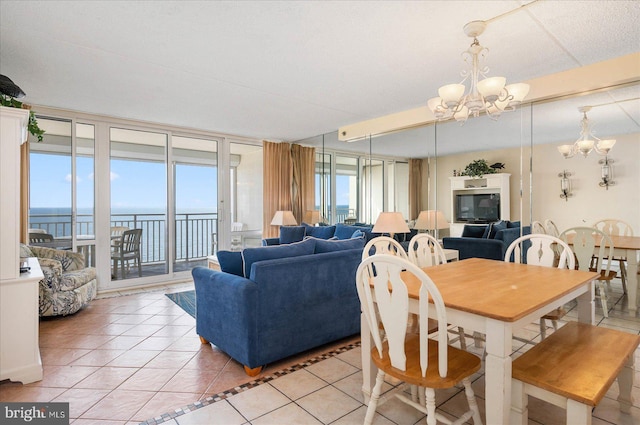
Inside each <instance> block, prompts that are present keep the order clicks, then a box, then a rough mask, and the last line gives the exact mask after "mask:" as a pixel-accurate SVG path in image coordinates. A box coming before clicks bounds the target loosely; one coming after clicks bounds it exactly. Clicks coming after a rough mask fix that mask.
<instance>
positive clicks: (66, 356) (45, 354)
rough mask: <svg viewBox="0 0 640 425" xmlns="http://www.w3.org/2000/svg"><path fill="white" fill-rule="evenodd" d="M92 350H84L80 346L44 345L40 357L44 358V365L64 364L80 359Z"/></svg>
mask: <svg viewBox="0 0 640 425" xmlns="http://www.w3.org/2000/svg"><path fill="white" fill-rule="evenodd" d="M90 352H91V350H84V349H79V348H49V347H43V348H42V349H41V350H40V358H41V359H42V364H43V365H47V366H64V365H67V364H70V363H72V362H73V361H74V360H76V359H79V358H80V357H82V356H84V355H85V354H88V353H90Z"/></svg>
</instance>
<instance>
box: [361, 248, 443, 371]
mask: <svg viewBox="0 0 640 425" xmlns="http://www.w3.org/2000/svg"><path fill="white" fill-rule="evenodd" d="M371 268H375V270H376V275H375V276H370V274H369V270H370V269H371ZM403 271H405V274H409V275H413V276H414V277H415V278H416V279H418V280H419V282H420V292H419V305H420V324H419V326H420V334H421V335H425V336H426V335H427V334H428V333H429V323H428V321H429V320H428V316H429V309H430V308H435V309H436V317H437V320H438V336H437V339H438V359H439V360H438V370H439V373H440V376H441V377H445V376H447V368H448V364H447V316H446V311H445V308H444V302H443V300H442V296H441V295H440V291H438V288H437V287H436V285H435V284H434V283H433V281H432V280H431V278H429V276H427V274H426V273H425V272H424V271H422V270H421V269H420V268H419V267H418V266H416V265H415V264H413V263H411V262H410V261H409V260H406V259H403V258H401V257H398V256H394V255H384V254H376V255H372V256H371V257H368V258H366V259H365V260H364V261H362V263H360V266H358V271H357V272H356V287H357V290H358V297H359V298H360V305H361V308H362V313H363V315H364V317H365V318H366V320H367V323H368V324H369V329H370V330H371V336H372V338H373V341H374V343H375V346H376V349H377V351H378V354H379V355H381V354H382V341H383V337H382V335H383V334H382V332H384V335H385V337H386V341H387V342H388V344H389V356H390V358H391V365H392V366H393V367H395V368H398V369H400V370H406V355H405V352H404V342H405V337H406V334H407V323H408V321H409V295H408V290H407V286H406V284H405V283H404V281H403V280H402V278H401V273H402V272H403ZM372 285H373V287H372ZM429 297H431V299H432V301H433V305H430V303H429ZM374 299H375V302H374ZM378 318H380V321H378ZM379 324H381V325H382V329H380V326H379ZM427 347H428V340H427V338H426V337H425V338H421V339H420V368H421V370H422V375H423V376H424V375H425V373H426V370H427V366H428V360H429V353H428V348H427Z"/></svg>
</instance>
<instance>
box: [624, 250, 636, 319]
mask: <svg viewBox="0 0 640 425" xmlns="http://www.w3.org/2000/svg"><path fill="white" fill-rule="evenodd" d="M624 256H626V257H627V261H626V263H627V291H628V292H629V311H631V312H635V311H636V310H637V309H638V304H637V296H638V252H637V251H634V250H632V249H629V250H627V251H626V252H625V254H624Z"/></svg>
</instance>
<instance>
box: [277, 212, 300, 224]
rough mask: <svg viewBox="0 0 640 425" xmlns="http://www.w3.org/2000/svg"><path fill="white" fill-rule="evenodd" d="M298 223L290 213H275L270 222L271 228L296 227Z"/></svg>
mask: <svg viewBox="0 0 640 425" xmlns="http://www.w3.org/2000/svg"><path fill="white" fill-rule="evenodd" d="M297 224H298V222H297V221H296V218H295V217H294V216H293V213H292V212H291V211H276V213H275V215H274V216H273V220H271V225H272V226H296V225H297Z"/></svg>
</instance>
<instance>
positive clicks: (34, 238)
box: [29, 232, 53, 243]
mask: <svg viewBox="0 0 640 425" xmlns="http://www.w3.org/2000/svg"><path fill="white" fill-rule="evenodd" d="M46 242H53V235H51V234H49V233H39V232H36V233H29V243H46Z"/></svg>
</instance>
